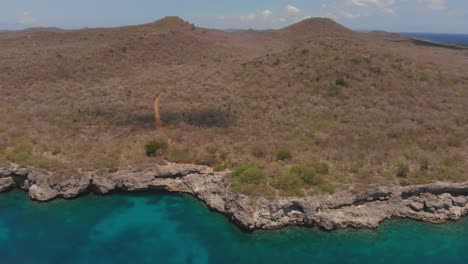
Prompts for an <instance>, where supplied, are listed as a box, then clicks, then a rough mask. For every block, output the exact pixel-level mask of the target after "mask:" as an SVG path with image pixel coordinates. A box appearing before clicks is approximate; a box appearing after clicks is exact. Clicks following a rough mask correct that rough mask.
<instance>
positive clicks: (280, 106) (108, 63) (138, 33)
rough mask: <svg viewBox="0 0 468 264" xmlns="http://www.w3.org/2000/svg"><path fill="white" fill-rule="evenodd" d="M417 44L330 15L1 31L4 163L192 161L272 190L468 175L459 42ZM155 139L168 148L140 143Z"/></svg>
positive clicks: (247, 187)
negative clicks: (221, 25)
mask: <svg viewBox="0 0 468 264" xmlns="http://www.w3.org/2000/svg"><path fill="white" fill-rule="evenodd" d="M419 44H420V43H418V42H414V41H412V40H411V39H409V38H406V37H402V36H398V35H393V34H388V33H381V32H380V33H376V32H371V33H359V32H354V31H352V30H349V29H347V28H345V27H343V26H342V25H339V24H337V23H336V22H334V21H332V20H330V19H324V18H312V19H307V20H304V21H301V22H299V23H297V24H295V25H292V26H289V27H286V28H284V29H281V30H273V31H262V32H255V31H248V32H246V31H243V32H223V31H219V30H212V29H205V28H198V27H195V26H194V25H192V24H190V23H188V22H185V21H183V20H182V19H180V18H177V17H167V18H164V19H162V20H159V21H155V22H153V23H148V24H144V25H137V26H126V27H119V28H97V29H88V28H86V29H81V30H58V29H47V30H41V29H34V30H25V31H11V32H0V60H1V61H2V64H1V65H0V80H1V82H0V104H1V107H0V119H1V120H2V122H0V160H1V161H0V163H4V164H6V163H8V162H15V163H19V164H22V165H30V166H33V167H39V168H43V169H46V170H49V171H56V172H57V173H60V174H61V175H64V176H66V175H74V174H76V173H77V171H89V170H102V169H106V170H107V169H110V170H113V169H116V168H122V167H128V166H132V167H145V166H150V165H152V164H155V163H164V161H165V160H167V161H171V162H177V163H196V164H201V165H209V166H212V167H215V168H216V169H224V168H230V169H234V170H235V173H234V174H235V175H236V172H237V176H232V179H227V181H232V184H233V187H234V188H235V189H236V191H237V192H242V193H247V194H259V195H263V196H266V197H273V196H281V195H308V194H313V193H317V192H324V191H326V192H333V191H334V190H338V189H347V188H350V187H352V188H355V189H360V188H364V187H369V186H378V185H394V184H396V185H408V184H419V183H428V182H432V181H434V180H445V181H453V182H460V181H466V180H467V179H468V174H467V170H468V161H467V159H466V157H467V155H468V140H467V139H468V117H467V115H466V110H467V109H468V74H467V72H466V69H467V68H468V52H467V50H464V49H459V50H457V49H450V48H446V47H443V46H425V45H419ZM161 92H163V95H162V97H161V100H160V103H161V114H162V119H163V122H164V124H165V127H164V130H163V131H159V132H155V130H154V118H153V109H152V107H153V99H154V97H155V96H156V95H157V94H159V93H161ZM150 141H157V142H160V143H163V145H165V144H167V145H168V146H167V148H166V149H164V151H162V152H161V153H160V154H159V155H158V157H147V155H146V154H145V145H146V144H148V142H150ZM239 165H244V166H240V167H239ZM246 171H248V173H245V172H246ZM239 176H241V177H240V178H239ZM257 176H258V177H257ZM252 179H254V180H252Z"/></svg>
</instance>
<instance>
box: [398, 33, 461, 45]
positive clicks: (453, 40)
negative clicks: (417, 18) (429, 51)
mask: <svg viewBox="0 0 468 264" xmlns="http://www.w3.org/2000/svg"><path fill="white" fill-rule="evenodd" d="M398 34H400V35H403V36H408V37H413V38H419V39H424V40H428V41H433V42H440V43H450V44H459V45H468V34H440V33H398Z"/></svg>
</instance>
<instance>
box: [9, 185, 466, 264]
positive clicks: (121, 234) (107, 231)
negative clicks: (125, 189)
mask: <svg viewBox="0 0 468 264" xmlns="http://www.w3.org/2000/svg"><path fill="white" fill-rule="evenodd" d="M0 262H1V263H298V262H304V263H468V221H467V219H464V220H462V221H460V222H457V223H449V224H445V225H430V224H424V223H419V222H414V221H399V220H398V221H397V220H395V221H390V222H386V223H384V224H383V225H382V226H381V228H379V229H378V230H374V231H372V230H341V231H333V232H325V231H320V230H317V229H310V228H309V229H307V228H288V229H284V230H280V231H268V232H254V233H244V232H242V231H240V230H239V229H238V228H237V227H235V226H234V225H233V224H231V223H230V222H229V221H228V220H227V219H226V218H225V217H224V216H222V215H220V214H217V213H213V212H211V211H210V210H208V209H207V208H206V206H205V205H204V204H203V203H201V202H199V201H198V200H196V199H195V198H192V197H190V196H186V195H170V194H154V193H151V194H150V193H146V194H132V195H124V194H116V195H112V196H104V197H100V196H87V197H83V198H80V199H77V200H71V201H64V200H56V201H53V202H50V203H45V204H44V203H36V202H32V201H29V199H28V198H27V195H26V194H25V193H21V192H11V193H8V194H2V195H1V196H0Z"/></svg>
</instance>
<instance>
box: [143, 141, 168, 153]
mask: <svg viewBox="0 0 468 264" xmlns="http://www.w3.org/2000/svg"><path fill="white" fill-rule="evenodd" d="M166 149H167V144H166V143H163V142H157V141H151V142H149V143H148V144H146V145H145V152H146V155H147V156H149V157H155V156H157V155H160V154H161V153H162V152H164V151H165V150H166Z"/></svg>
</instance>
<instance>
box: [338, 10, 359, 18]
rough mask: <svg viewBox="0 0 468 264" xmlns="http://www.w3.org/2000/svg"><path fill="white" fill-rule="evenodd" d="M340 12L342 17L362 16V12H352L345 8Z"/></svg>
mask: <svg viewBox="0 0 468 264" xmlns="http://www.w3.org/2000/svg"><path fill="white" fill-rule="evenodd" d="M339 14H340V16H341V17H344V18H348V19H355V18H360V17H361V14H356V13H351V12H348V11H344V10H342V11H340V12H339Z"/></svg>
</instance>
